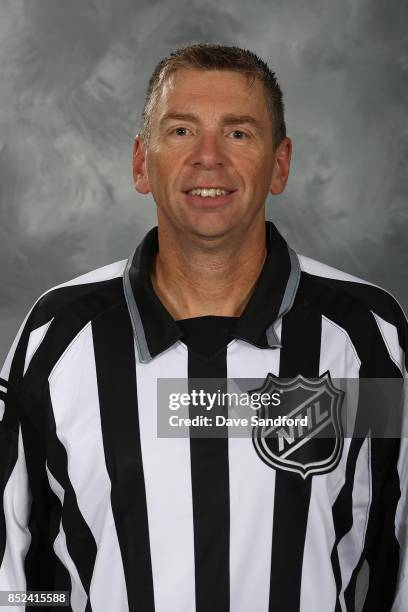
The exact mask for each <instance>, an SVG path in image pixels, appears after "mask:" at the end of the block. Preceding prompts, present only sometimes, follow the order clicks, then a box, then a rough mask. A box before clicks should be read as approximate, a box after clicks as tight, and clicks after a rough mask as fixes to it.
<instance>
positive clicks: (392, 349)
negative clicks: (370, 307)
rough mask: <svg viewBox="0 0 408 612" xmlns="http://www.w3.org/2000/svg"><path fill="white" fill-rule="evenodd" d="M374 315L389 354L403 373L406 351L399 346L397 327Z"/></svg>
mask: <svg viewBox="0 0 408 612" xmlns="http://www.w3.org/2000/svg"><path fill="white" fill-rule="evenodd" d="M373 315H374V318H375V320H376V322H377V325H378V329H379V330H380V332H381V336H382V338H383V340H384V344H385V346H386V347H387V351H388V354H389V356H390V358H391V359H392V361H393V362H394V363H395V365H396V366H397V368H398V369H399V371H400V372H401V373H402V372H403V371H404V365H403V364H404V351H403V350H402V348H401V347H400V345H399V340H398V330H397V328H396V327H395V325H391V323H388V321H384V319H382V318H381V317H380V316H379V315H378V314H376V313H375V312H373Z"/></svg>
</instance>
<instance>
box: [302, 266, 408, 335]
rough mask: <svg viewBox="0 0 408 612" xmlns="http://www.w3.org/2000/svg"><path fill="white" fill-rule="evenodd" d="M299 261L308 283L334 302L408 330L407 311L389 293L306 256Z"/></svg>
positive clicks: (303, 276)
mask: <svg viewBox="0 0 408 612" xmlns="http://www.w3.org/2000/svg"><path fill="white" fill-rule="evenodd" d="M297 257H298V260H299V264H300V269H301V277H302V278H303V279H304V281H305V282H306V283H309V284H313V285H315V286H318V287H319V288H320V289H321V290H322V291H324V292H325V293H330V294H331V296H332V299H334V300H339V301H341V300H343V301H346V302H347V303H348V304H349V305H350V307H354V309H355V310H360V311H366V312H371V313H372V314H373V315H374V316H375V317H376V318H380V319H382V320H383V321H384V322H386V323H388V324H391V325H394V326H396V327H398V328H399V329H404V328H406V326H407V319H406V316H405V313H404V310H403V309H402V307H401V305H400V304H399V302H398V300H397V299H396V298H395V296H394V295H392V293H390V292H389V291H388V290H387V289H385V288H383V287H380V286H379V285H375V284H374V283H371V282H369V281H367V280H364V279H362V278H359V277H357V276H353V275H352V274H349V273H347V272H344V271H342V270H339V269H337V268H334V267H332V266H329V265H327V264H325V263H323V262H320V261H317V260H315V259H311V258H310V257H306V256H305V255H300V254H298V255H297Z"/></svg>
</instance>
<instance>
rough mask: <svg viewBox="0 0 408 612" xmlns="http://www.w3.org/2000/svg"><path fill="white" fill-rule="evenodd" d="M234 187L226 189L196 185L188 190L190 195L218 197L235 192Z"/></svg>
mask: <svg viewBox="0 0 408 612" xmlns="http://www.w3.org/2000/svg"><path fill="white" fill-rule="evenodd" d="M233 191H234V190H232V189H224V188H223V187H194V189H190V190H189V191H186V192H185V193H187V194H188V195H193V196H200V197H201V198H217V197H220V196H226V195H229V194H230V193H233Z"/></svg>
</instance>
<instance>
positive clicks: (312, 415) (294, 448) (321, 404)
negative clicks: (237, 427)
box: [250, 372, 344, 479]
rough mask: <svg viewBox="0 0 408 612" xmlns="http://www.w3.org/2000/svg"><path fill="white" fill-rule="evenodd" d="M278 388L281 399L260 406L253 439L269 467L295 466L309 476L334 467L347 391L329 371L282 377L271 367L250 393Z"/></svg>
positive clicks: (340, 446)
mask: <svg viewBox="0 0 408 612" xmlns="http://www.w3.org/2000/svg"><path fill="white" fill-rule="evenodd" d="M276 392H277V393H279V394H280V398H281V403H280V405H279V406H267V407H264V406H263V407H262V408H260V409H258V411H257V416H258V424H257V425H255V426H254V427H253V429H252V441H253V444H254V447H255V450H256V452H257V454H258V456H259V457H260V458H261V459H262V461H264V462H265V463H266V464H267V465H269V466H270V467H272V468H275V469H278V470H286V471H289V472H296V473H298V474H300V475H301V476H302V478H304V479H306V478H307V477H308V476H312V475H317V474H325V473H327V472H330V471H332V470H334V468H335V467H336V466H337V464H338V462H339V460H340V457H341V453H342V450H343V443H344V435H343V427H342V422H341V406H342V403H343V398H344V392H343V391H341V390H340V389H337V388H336V387H335V386H334V385H333V382H332V380H331V378H330V373H329V372H325V374H323V375H322V376H320V377H318V378H310V379H309V378H305V377H304V376H302V375H300V374H299V375H298V376H296V378H293V379H279V378H278V377H276V376H274V375H273V374H271V373H269V374H268V375H267V377H266V379H265V381H264V383H263V385H262V387H260V388H259V389H252V390H251V391H250V393H251V395H252V394H253V393H257V394H260V393H267V394H269V395H272V394H273V393H276ZM277 417H278V418H277ZM272 420H273V422H274V424H273V425H271V423H272ZM262 423H264V424H262ZM275 423H277V424H275Z"/></svg>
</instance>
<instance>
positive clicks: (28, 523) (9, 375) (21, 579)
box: [0, 316, 55, 610]
mask: <svg viewBox="0 0 408 612" xmlns="http://www.w3.org/2000/svg"><path fill="white" fill-rule="evenodd" d="M29 336H30V316H28V317H27V318H26V320H25V321H24V323H23V325H22V326H21V328H20V330H19V332H18V334H17V337H16V339H15V341H14V342H13V345H12V347H11V349H10V351H9V354H8V356H7V358H6V360H5V363H4V365H3V367H2V369H1V372H0V490H1V491H0V492H1V500H2V503H1V504H0V591H10V590H20V591H21V590H23V591H24V590H47V589H49V590H52V588H53V582H54V571H55V561H54V559H55V556H54V555H53V552H52V543H51V542H50V541H49V536H48V532H49V521H50V508H51V506H50V497H49V493H48V491H47V487H46V486H45V485H46V480H47V476H46V461H45V444H44V441H43V440H42V439H41V437H40V436H39V435H38V431H36V430H35V429H34V427H33V425H32V419H27V418H26V408H27V406H26V405H25V396H24V389H23V376H24V370H25V365H26V362H27V346H28V340H29ZM48 489H49V487H48ZM5 609H8V608H5ZM11 609H13V610H18V609H23V608H22V607H20V608H19V607H13V608H10V610H11Z"/></svg>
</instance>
